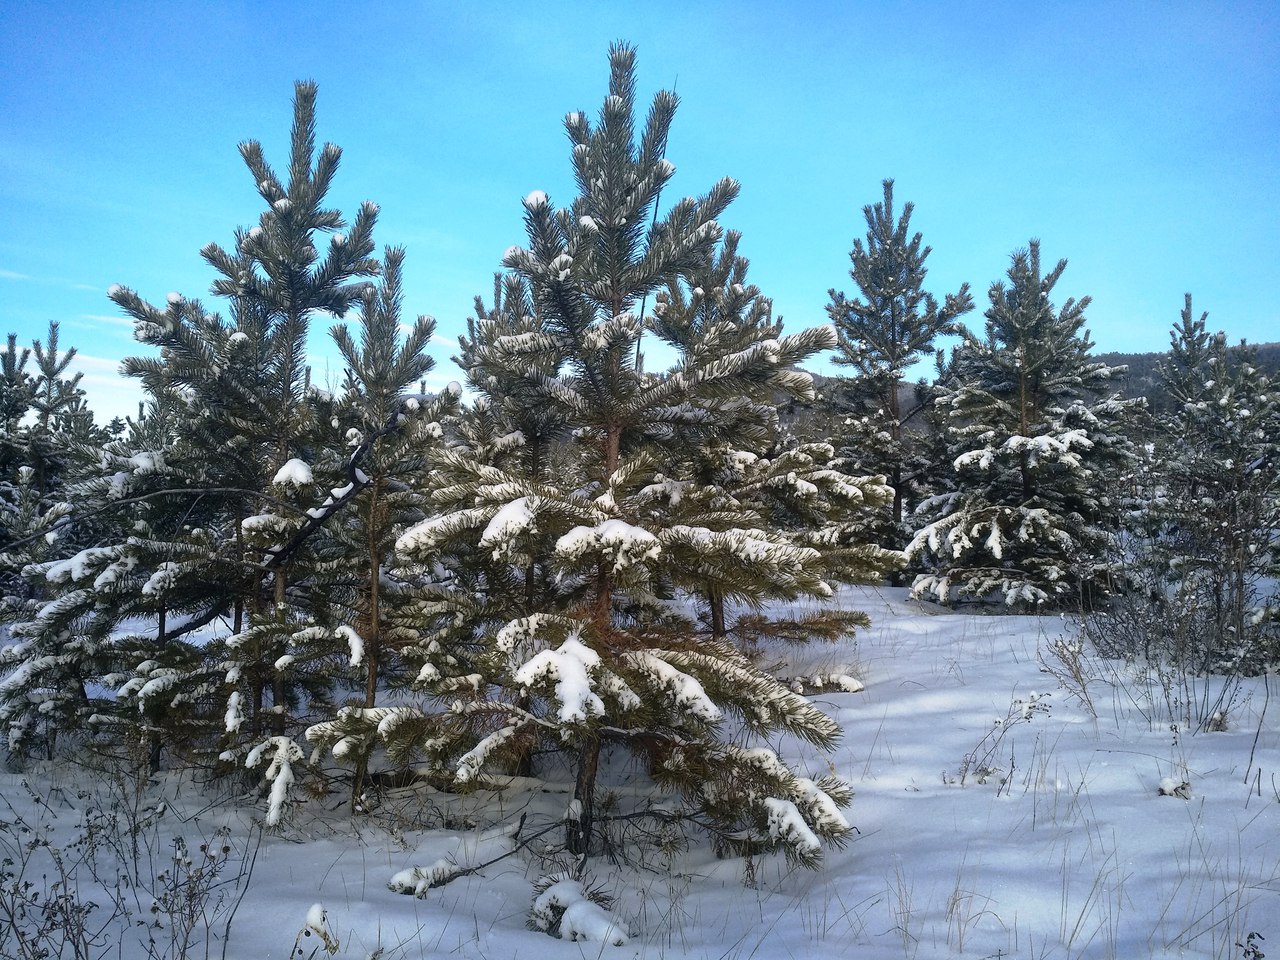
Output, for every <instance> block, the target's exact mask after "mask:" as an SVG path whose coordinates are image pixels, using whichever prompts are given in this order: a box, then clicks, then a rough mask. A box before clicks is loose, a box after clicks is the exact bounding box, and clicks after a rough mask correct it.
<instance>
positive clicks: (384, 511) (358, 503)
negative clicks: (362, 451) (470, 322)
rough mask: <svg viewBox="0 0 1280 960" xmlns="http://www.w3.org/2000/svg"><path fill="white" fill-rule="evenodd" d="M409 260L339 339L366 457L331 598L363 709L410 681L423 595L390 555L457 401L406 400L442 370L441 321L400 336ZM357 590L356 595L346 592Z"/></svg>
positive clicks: (347, 400)
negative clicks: (387, 688) (408, 652)
mask: <svg viewBox="0 0 1280 960" xmlns="http://www.w3.org/2000/svg"><path fill="white" fill-rule="evenodd" d="M403 262H404V250H403V249H401V248H397V247H392V248H388V249H387V250H386V252H385V255H384V258H383V276H382V282H381V284H380V285H379V286H378V287H376V288H375V287H373V286H368V287H366V288H365V290H364V293H363V295H362V297H361V301H360V315H359V319H360V342H359V344H358V345H357V343H356V340H355V338H354V337H353V336H352V334H351V332H350V331H349V330H348V329H347V327H346V325H345V324H339V325H337V326H335V327H334V328H333V331H332V333H333V339H334V342H335V343H336V344H337V347H338V351H339V353H340V354H341V356H342V358H343V361H344V362H345V363H346V366H347V369H346V383H345V390H344V395H343V399H342V404H341V405H340V408H339V410H338V417H339V419H341V420H343V421H345V422H349V423H351V424H352V426H351V427H350V428H349V429H348V431H347V441H348V443H349V444H351V445H353V446H355V447H357V448H358V449H359V448H367V449H368V451H369V452H368V456H367V457H362V458H361V462H360V466H359V467H358V468H357V467H354V466H353V467H352V468H351V471H352V472H351V475H350V476H349V478H348V480H349V482H350V483H351V484H353V485H354V484H357V483H358V484H362V485H363V489H362V490H361V491H360V493H359V494H358V495H357V496H356V498H355V499H354V500H353V501H352V503H351V508H350V509H349V510H348V512H347V517H346V521H345V522H344V523H334V524H331V525H330V527H329V528H328V530H327V531H326V533H327V534H328V536H329V538H330V539H331V540H333V541H334V542H333V543H332V545H331V546H330V548H329V551H328V552H330V553H331V554H332V555H333V556H334V560H333V562H332V563H331V565H330V567H331V572H329V573H328V574H327V575H326V577H325V579H327V580H328V581H330V585H329V586H328V587H327V589H325V591H324V592H325V593H326V594H327V596H328V597H329V599H330V602H334V601H338V603H339V604H340V606H341V608H343V609H340V610H339V611H338V612H337V619H338V620H339V621H341V622H340V623H339V624H338V626H337V628H336V631H337V632H338V633H339V634H341V635H342V636H344V637H345V638H346V639H347V642H348V644H349V647H350V663H351V666H352V667H353V668H359V669H362V670H363V671H364V697H363V704H362V708H363V709H364V710H368V709H370V708H373V707H374V706H375V705H376V703H377V698H378V693H379V690H380V689H381V687H382V686H383V685H384V684H386V682H387V679H388V676H389V675H391V676H399V675H400V674H402V673H403V667H402V665H401V664H399V663H398V662H396V659H397V654H398V653H399V651H400V649H401V648H402V647H404V646H406V645H408V644H412V643H415V642H416V641H417V640H418V635H419V632H418V630H417V629H415V627H414V624H413V620H414V612H415V611H414V601H415V598H416V593H415V592H414V591H413V590H411V589H410V588H409V585H407V584H406V583H404V582H403V581H401V580H399V579H393V578H392V577H391V576H390V570H389V568H390V566H391V561H392V548H393V546H394V543H395V540H396V537H397V536H398V535H399V534H400V533H403V532H404V530H405V528H406V527H407V526H408V524H409V523H410V522H412V521H416V520H420V519H421V518H422V515H423V512H424V509H425V507H426V502H425V498H424V496H423V495H422V493H421V492H420V490H419V489H418V487H419V482H420V479H421V477H422V476H423V475H424V474H425V473H426V472H427V470H428V465H427V454H428V452H429V451H430V450H431V448H432V446H433V445H434V442H435V441H436V440H437V439H439V438H440V436H441V435H442V430H441V427H440V424H439V422H438V421H439V419H440V418H441V417H442V415H443V413H444V412H445V411H446V410H448V409H451V408H452V406H453V403H452V401H453V400H454V399H455V396H456V393H455V392H448V391H447V392H446V394H445V396H444V397H443V398H442V400H436V399H429V398H427V397H426V396H421V397H414V398H411V397H408V394H409V392H410V389H411V388H412V387H413V386H414V385H415V384H417V383H418V382H419V381H420V380H421V379H422V378H423V377H424V376H425V375H426V374H427V373H428V372H429V371H430V370H431V369H432V368H433V367H434V365H435V361H434V360H433V359H432V358H431V357H430V356H428V355H427V354H426V352H425V351H426V347H427V344H428V343H429V342H430V340H431V336H432V334H433V333H434V331H435V320H434V319H433V318H431V317H426V316H419V317H418V318H417V319H416V320H415V322H414V324H413V325H412V326H411V327H409V328H408V332H407V334H406V335H405V336H404V338H403V339H402V338H401V336H400V311H401V304H402V301H403V291H402V285H401V268H402V264H403ZM407 412H412V413H413V414H414V416H413V419H412V423H411V424H404V423H403V421H404V420H405V418H406V414H407ZM353 582H354V583H355V584H357V586H356V587H355V588H354V590H352V589H351V587H350V586H347V585H348V584H351V583H353ZM317 586H319V584H317ZM371 740H372V738H366V740H365V741H364V742H363V743H361V744H360V749H357V744H356V743H355V742H351V743H349V744H347V746H348V749H347V750H346V751H345V752H346V754H347V755H352V754H354V759H355V761H356V771H355V776H354V777H353V781H352V802H353V805H355V804H356V803H357V802H358V800H359V797H360V796H361V792H362V789H363V786H364V781H365V779H366V775H367V771H368V761H369V748H370V746H371V745H372V743H371Z"/></svg>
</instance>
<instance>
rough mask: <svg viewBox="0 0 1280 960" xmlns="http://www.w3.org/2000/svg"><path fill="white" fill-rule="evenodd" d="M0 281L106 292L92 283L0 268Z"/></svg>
mask: <svg viewBox="0 0 1280 960" xmlns="http://www.w3.org/2000/svg"><path fill="white" fill-rule="evenodd" d="M0 280H19V281H22V282H23V283H40V284H44V285H46V286H50V287H65V288H67V289H68V290H89V291H92V292H94V293H103V292H105V291H104V289H103V288H102V287H99V286H95V285H94V284H92V283H81V282H80V281H79V280H67V279H66V278H65V277H33V276H31V274H29V273H19V272H18V271H17V270H5V269H3V268H0Z"/></svg>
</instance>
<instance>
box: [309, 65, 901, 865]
mask: <svg viewBox="0 0 1280 960" xmlns="http://www.w3.org/2000/svg"><path fill="white" fill-rule="evenodd" d="M610 66H611V78H610V84H609V95H608V96H607V97H606V99H605V101H604V105H603V107H602V109H601V112H600V118H599V122H598V123H597V124H595V125H592V124H591V123H590V122H589V121H588V120H587V119H586V117H585V116H584V115H583V114H581V113H571V114H569V116H568V117H567V118H566V121H565V126H566V130H567V131H568V134H569V139H570V142H571V143H572V145H573V164H574V170H575V174H576V178H577V184H578V188H579V194H578V196H577V197H576V198H575V200H574V201H573V202H572V204H571V205H570V206H569V207H566V208H559V209H557V208H554V207H553V206H552V204H551V202H550V200H549V198H548V197H547V196H546V195H545V194H543V193H542V192H540V191H535V192H534V193H532V194H530V195H529V196H528V197H527V198H526V199H525V203H524V208H525V226H526V231H527V235H528V241H527V246H526V247H523V248H513V249H512V250H510V251H508V253H507V256H506V258H505V264H506V266H507V267H508V268H509V269H510V270H511V271H512V273H513V275H514V277H513V278H511V279H508V280H507V281H505V282H502V283H500V284H499V291H500V295H499V296H498V297H496V298H495V308H494V310H492V311H485V310H483V309H481V310H479V311H478V316H477V319H476V320H475V321H473V323H472V324H471V326H470V328H469V334H468V337H467V338H465V339H464V341H463V360H464V362H465V363H467V369H468V375H469V379H470V380H471V383H472V386H473V387H474V388H475V389H476V390H477V391H478V393H479V394H480V401H479V402H478V403H477V404H476V407H475V409H474V410H473V412H472V414H471V415H470V416H469V417H467V418H464V421H463V422H464V423H465V424H467V426H466V428H465V429H464V430H463V437H462V439H463V442H462V443H459V444H458V445H456V446H454V447H451V448H449V449H447V450H445V451H442V452H441V453H440V454H439V455H438V456H437V460H436V462H437V469H438V470H439V472H440V476H441V477H442V480H443V482H442V484H441V486H440V487H438V488H437V489H436V490H435V491H434V492H433V494H432V499H433V500H434V501H435V502H436V504H437V505H438V506H439V512H438V514H437V515H436V516H434V517H431V518H430V519H428V520H426V521H424V522H423V523H421V524H419V525H418V526H416V527H414V528H413V529H411V530H410V531H409V532H408V533H406V534H405V535H404V536H403V537H401V538H400V541H399V544H398V546H397V550H398V552H399V553H400V554H401V556H402V557H403V558H404V559H405V561H406V562H407V563H409V564H410V565H414V564H416V566H417V567H418V569H419V571H420V575H421V576H423V577H434V578H435V579H436V581H437V582H438V583H439V584H440V586H439V587H438V588H437V595H438V597H439V599H438V601H437V606H436V609H437V610H438V611H439V616H438V618H437V623H439V624H440V630H439V633H438V634H437V635H436V636H435V637H433V639H432V641H431V642H430V643H429V644H427V645H426V646H425V647H424V648H423V649H422V651H421V652H422V654H423V666H422V669H421V671H420V673H419V677H420V679H421V681H422V686H423V689H424V690H425V691H427V692H429V693H432V694H434V695H435V696H436V697H437V698H438V703H439V708H438V710H437V711H436V712H435V713H431V712H430V711H418V710H414V709H411V708H391V709H387V710H378V711H361V712H360V714H359V716H357V715H355V712H354V711H346V712H344V715H343V716H342V717H340V718H339V721H338V722H337V723H335V724H326V725H322V726H321V727H320V728H312V731H311V733H310V735H311V737H312V739H313V740H318V741H320V742H328V743H333V742H338V743H340V742H341V738H343V737H349V736H353V735H356V734H355V732H354V731H355V730H356V729H357V728H358V726H359V725H360V724H361V723H363V724H365V725H367V726H376V728H377V730H378V733H379V734H380V736H381V737H382V739H383V740H384V742H385V743H386V744H387V747H388V750H389V751H390V752H391V753H392V754H393V755H395V756H406V755H409V754H412V753H415V752H417V753H422V754H425V755H427V756H428V757H431V758H433V759H434V760H436V761H437V762H438V763H439V764H441V769H442V770H451V771H452V776H453V778H454V779H455V780H456V781H457V782H459V783H470V782H475V781H477V780H478V779H482V778H483V777H484V776H486V775H487V771H488V770H490V769H493V768H494V765H495V764H497V763H499V762H503V763H505V764H507V765H510V764H517V765H518V764H519V763H520V762H521V759H522V758H524V757H527V756H528V753H529V751H530V750H531V749H534V747H535V745H538V744H542V745H544V746H545V747H549V748H551V749H554V750H560V751H565V752H566V753H567V754H568V758H569V760H570V763H571V765H572V768H573V772H574V777H575V788H574V793H573V802H572V804H571V809H570V814H569V816H568V818H567V837H566V842H567V844H568V847H569V850H570V851H571V852H573V853H575V854H585V853H587V852H588V851H589V850H591V848H592V841H593V838H594V836H595V829H596V828H595V820H596V818H597V817H598V815H599V809H598V808H599V803H598V801H597V799H596V797H595V788H596V781H597V775H598V771H599V769H600V764H601V762H602V750H603V749H604V748H608V747H620V748H623V749H625V750H626V751H628V752H630V753H632V754H634V755H636V756H638V757H639V758H640V759H641V761H642V763H643V764H644V767H645V769H646V770H647V771H648V773H649V774H650V775H651V776H652V777H653V778H654V779H655V781H657V782H658V783H659V784H660V785H661V786H664V787H667V788H669V789H673V790H677V791H679V792H680V793H682V794H683V795H684V796H685V798H686V800H687V801H688V802H689V804H690V808H691V812H694V813H697V814H699V815H700V816H702V817H704V818H706V819H707V820H708V822H710V823H712V824H714V825H715V826H716V828H717V829H718V830H719V831H720V832H721V834H722V835H723V837H724V838H725V839H726V842H731V843H735V844H743V845H746V846H747V847H751V846H753V845H756V844H764V845H776V846H780V847H782V848H784V849H786V850H787V851H788V852H789V853H790V854H792V855H794V856H796V857H798V858H799V859H800V860H801V861H803V862H806V863H815V862H816V860H817V857H818V855H819V852H820V844H819V839H818V838H819V837H821V838H822V839H823V840H828V841H833V842H838V841H839V840H840V839H841V838H843V837H844V835H845V834H846V832H847V831H848V829H849V827H848V825H847V823H846V822H845V821H844V819H843V816H842V815H841V814H840V813H839V810H838V807H839V806H841V805H843V804H844V803H845V802H847V800H848V792H847V787H845V786H843V785H842V784H841V783H840V782H839V781H836V780H834V779H832V778H829V777H824V778H820V779H817V780H811V779H808V778H805V777H803V776H800V775H799V774H797V773H796V772H795V771H792V770H790V769H788V768H787V767H786V766H785V765H784V764H782V763H781V762H780V761H779V760H778V758H777V757H776V755H774V754H773V752H772V751H769V750H767V749H763V748H757V749H753V750H745V749H743V748H741V747H739V746H736V745H735V744H734V743H733V742H732V740H731V739H729V738H728V737H727V736H726V734H727V732H728V731H727V729H726V727H727V726H728V725H729V724H738V725H741V726H743V727H744V728H745V729H746V730H747V731H748V732H750V733H754V734H764V733H767V732H769V731H774V730H784V731H788V732H791V733H793V734H795V735H797V736H800V737H803V738H805V739H807V740H809V741H811V742H813V743H815V744H817V745H819V746H822V745H825V744H829V743H831V742H832V739H833V738H834V737H835V736H837V734H838V731H837V728H836V727H835V725H834V723H832V722H831V721H830V719H828V718H827V717H825V716H824V715H823V714H821V712H819V711H818V710H817V709H816V708H814V707H813V706H812V705H810V704H809V703H808V702H807V701H805V700H804V699H803V698H802V697H800V696H799V695H797V694H795V693H794V692H792V691H791V690H790V689H789V688H788V687H786V686H785V685H783V684H782V683H780V682H779V681H778V680H776V679H774V678H772V677H771V676H770V675H769V674H767V673H766V672H764V671H762V670H761V669H760V668H759V667H758V666H757V665H755V664H754V663H753V662H752V661H751V660H750V659H749V658H748V657H747V656H745V655H744V654H743V653H742V652H740V651H739V650H738V649H736V648H735V647H734V646H733V645H731V644H730V643H729V642H728V641H727V640H726V639H717V638H716V637H714V636H708V635H707V634H705V633H703V632H702V631H700V630H698V629H697V628H696V625H695V624H693V623H691V622H689V621H688V620H687V619H686V618H685V617H684V616H683V615H682V614H681V613H680V611H679V609H678V607H677V606H676V605H674V604H673V602H672V601H674V600H676V599H678V598H679V597H680V596H681V595H682V594H683V593H686V592H692V593H695V594H698V593H701V594H702V595H703V596H707V595H713V596H715V595H718V596H720V597H722V598H724V599H727V600H736V601H738V602H742V603H747V604H750V605H754V604H757V603H759V602H760V600H762V599H764V598H766V597H769V596H779V597H796V596H806V595H808V596H825V595H827V594H828V593H829V592H830V591H829V587H828V586H827V583H826V581H825V579H824V578H825V576H827V575H828V573H832V574H835V573H837V572H838V573H839V574H841V575H846V576H848V575H852V574H853V571H852V569H851V568H852V566H853V565H852V564H851V563H848V562H847V558H845V559H844V560H842V561H841V563H837V564H833V565H831V566H829V565H828V564H827V562H826V558H825V555H824V551H823V550H821V549H817V548H816V547H814V546H811V545H807V544H803V543H801V542H799V541H798V539H797V538H796V537H795V536H793V535H791V534H789V533H787V532H786V531H783V530H778V529H773V528H772V527H771V525H770V524H769V522H768V521H767V519H766V517H765V516H763V515H762V513H761V511H760V509H758V503H760V502H763V500H764V497H763V495H762V496H761V497H760V500H758V501H757V502H756V503H753V502H752V501H751V500H747V499H741V498H739V497H737V496H735V495H734V491H733V490H732V489H729V488H728V487H725V486H721V485H719V484H718V483H717V476H716V475H715V474H716V469H717V465H716V464H715V463H714V461H716V460H717V457H718V458H719V461H720V462H719V468H720V469H721V470H723V469H724V468H726V467H727V468H729V469H730V470H731V469H732V465H733V463H734V462H735V460H736V461H738V462H747V461H749V460H752V459H756V458H759V454H757V453H755V452H752V451H750V450H748V451H737V450H734V449H733V448H732V446H731V444H732V441H733V440H749V439H750V438H752V437H753V436H754V437H755V438H756V439H757V440H758V439H763V437H764V436H765V435H766V434H767V433H768V423H769V421H770V416H769V414H768V413H767V409H768V408H769V406H770V405H771V404H772V403H773V402H774V400H775V398H776V396H778V395H779V394H791V393H800V394H805V393H808V392H809V391H810V390H811V386H810V381H809V378H808V377H807V376H806V375H804V374H802V373H800V372H799V371H798V370H797V369H796V366H797V364H798V363H799V362H800V361H802V360H803V359H804V358H806V357H808V356H812V355H813V354H814V353H816V352H817V351H819V350H822V349H824V348H828V347H830V346H831V345H832V342H833V340H832V336H831V333H830V331H829V330H828V329H826V328H819V329H815V330H807V331H803V332H801V333H799V334H795V335H791V336H782V335H780V330H779V328H778V327H777V326H776V324H775V323H774V321H773V320H772V319H771V317H770V316H769V311H768V309H767V307H766V305H765V304H764V303H763V302H760V300H759V294H758V291H756V290H755V289H754V288H751V287H748V286H747V285H746V284H744V283H743V282H742V281H743V279H744V274H745V269H746V264H745V261H741V260H740V258H738V257H737V255H736V245H737V239H736V237H730V238H726V243H725V246H724V247H723V248H721V249H720V251H719V253H718V254H717V251H716V245H717V243H718V242H720V240H721V230H720V227H719V226H718V224H717V222H716V218H717V217H718V216H719V215H720V213H721V212H722V211H723V210H724V208H725V207H726V205H727V204H728V203H729V201H730V200H732V199H733V197H734V196H735V195H736V193H737V184H736V183H734V182H733V181H732V180H722V181H721V182H719V183H718V184H716V185H715V186H713V187H712V189H711V190H710V191H709V192H708V193H707V194H706V195H704V196H703V197H701V198H686V199H684V200H681V201H678V202H677V203H676V204H675V205H674V206H673V207H672V208H671V209H670V210H669V211H668V212H667V213H666V214H665V216H663V215H661V214H659V215H658V216H655V215H654V210H655V207H656V205H657V203H658V194H659V192H660V191H661V189H662V188H663V187H664V186H665V185H666V184H667V183H668V181H669V180H670V178H671V176H672V175H673V173H674V167H673V166H672V165H671V164H670V163H669V162H668V161H667V160H666V159H665V158H664V157H663V152H664V147H665V143H666V140H667V133H668V128H669V125H670V123H671V119H672V117H673V115H674V111H675V106H676V101H675V98H674V96H673V95H672V94H670V93H665V92H663V93H659V94H658V95H657V96H656V97H655V98H654V101H653V104H652V106H651V108H650V111H649V114H648V118H647V121H646V122H645V124H644V125H643V127H642V128H641V129H640V130H639V131H637V130H636V124H635V121H634V119H633V117H634V110H635V79H634V52H633V51H632V50H631V49H630V48H629V47H625V46H617V47H615V48H613V50H612V51H611V54H610ZM659 292H663V293H664V294H665V296H664V297H663V298H661V299H657V303H658V306H657V307H655V315H654V316H652V317H649V316H638V315H637V314H636V313H635V312H634V311H635V310H636V308H637V307H638V306H639V305H640V303H641V302H642V301H644V300H645V299H646V298H647V297H649V296H651V295H653V296H655V298H656V295H657V294H658V293H659ZM642 335H647V336H650V337H658V338H660V339H661V340H663V341H664V342H666V343H668V344H670V345H671V346H672V347H673V348H674V349H675V350H676V352H677V355H678V358H679V359H678V360H677V362H676V364H675V366H674V367H673V368H671V369H670V370H668V371H665V372H663V373H661V374H650V373H646V372H644V371H643V370H642V369H641V367H640V365H639V363H638V357H639V355H640V351H639V350H638V349H637V346H638V343H639V341H640V338H641V336H642ZM534 409H536V410H538V411H541V412H540V413H539V414H538V415H537V416H535V415H533V414H532V413H530V412H529V411H530V410H534ZM526 429H528V430H529V434H528V435H526V434H525V430H526ZM712 436H723V437H725V438H726V442H725V445H724V446H723V447H721V448H720V449H721V451H722V452H721V453H719V454H712V455H711V456H710V458H709V459H708V457H706V456H703V455H695V454H694V453H693V452H692V451H694V450H697V449H700V448H701V447H703V446H705V445H706V444H707V442H708V440H709V438H711V437H712ZM531 438H533V442H537V443H544V442H545V443H546V444H547V446H548V447H549V448H550V449H549V450H548V449H547V448H543V452H542V453H538V454H535V453H533V452H532V451H530V450H528V449H527V447H528V445H529V443H530V441H531ZM557 448H558V449H557ZM521 454H523V456H521ZM760 459H762V458H760ZM551 460H555V461H556V468H555V469H554V470H552V469H550V468H549V466H548V464H549V463H550V461H551ZM699 469H701V471H702V474H701V475H698V470H699ZM758 469H759V472H760V474H761V475H760V476H756V477H753V478H752V480H753V481H755V482H756V483H757V484H758V486H761V487H764V486H768V485H769V484H770V483H772V484H774V485H778V484H788V483H790V484H792V485H793V486H795V487H797V488H799V487H801V486H802V485H804V490H805V491H806V492H809V491H811V495H812V496H813V497H814V499H815V500H817V499H818V498H820V497H821V496H824V495H825V496H830V497H831V498H832V500H833V501H843V502H846V503H853V504H856V507H857V508H859V509H874V508H875V507H876V506H878V505H880V504H881V503H883V502H885V501H887V499H888V496H889V493H888V490H887V489H886V488H885V487H884V486H883V485H882V484H880V483H879V482H878V481H874V480H871V479H866V478H861V479H860V478H853V477H846V476H844V475H843V474H838V473H837V472H835V471H832V470H828V471H827V472H826V475H821V474H822V471H821V470H814V471H813V472H814V473H815V474H816V475H818V476H817V479H819V480H820V481H824V482H825V487H820V486H819V485H817V484H810V483H809V482H808V481H804V480H803V479H802V478H799V477H797V476H796V475H795V474H794V473H792V474H783V475H780V476H779V475H777V474H769V473H768V470H767V468H766V467H764V466H761V467H760V468H758ZM828 480H829V482H826V481H828ZM739 482H741V481H739ZM797 495H800V494H797ZM485 555H487V557H486V556H485ZM478 558H479V559H481V560H482V562H481V564H480V565H479V566H474V565H472V563H473V561H474V560H476V559H478ZM875 559H877V558H872V557H868V558H865V560H864V563H863V565H862V567H861V569H860V570H859V571H858V573H860V574H861V575H862V576H864V577H874V576H878V575H879V572H880V567H879V566H877V565H876V563H875ZM441 565H443V566H444V567H445V568H446V569H444V570H440V569H438V568H439V567H440V566H441ZM531 601H532V602H531Z"/></svg>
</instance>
